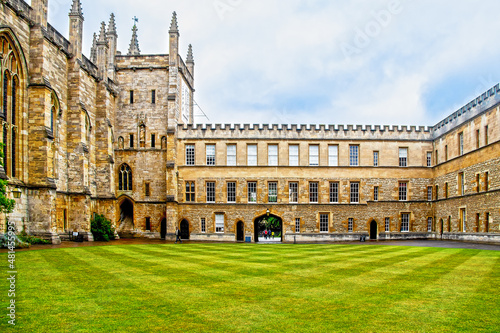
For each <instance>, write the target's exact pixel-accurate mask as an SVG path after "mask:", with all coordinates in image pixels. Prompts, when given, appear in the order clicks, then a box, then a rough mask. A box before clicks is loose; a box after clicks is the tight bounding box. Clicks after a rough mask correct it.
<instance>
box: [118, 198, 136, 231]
mask: <svg viewBox="0 0 500 333" xmlns="http://www.w3.org/2000/svg"><path fill="white" fill-rule="evenodd" d="M133 231H134V204H133V203H132V202H131V201H130V200H129V199H125V200H123V202H122V203H121V205H120V221H119V223H118V230H117V232H118V235H119V236H120V238H132V237H134V233H133Z"/></svg>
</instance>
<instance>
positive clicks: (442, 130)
mask: <svg viewBox="0 0 500 333" xmlns="http://www.w3.org/2000/svg"><path fill="white" fill-rule="evenodd" d="M499 103H500V84H497V85H495V86H494V87H493V88H491V89H489V90H488V91H486V92H485V93H483V94H481V95H480V96H479V97H477V98H475V99H473V100H472V101H471V102H469V103H467V104H466V105H465V106H463V107H461V108H460V109H458V110H457V111H456V112H454V113H453V114H452V115H450V116H449V117H446V118H445V119H444V120H441V121H440V122H439V123H437V124H436V125H435V126H433V127H432V131H433V133H434V138H438V137H440V136H442V135H444V134H446V133H448V132H449V131H451V130H453V129H454V128H456V127H457V126H460V125H462V124H463V123H465V122H466V121H468V120H470V119H472V118H474V117H476V116H477V115H479V114H481V113H482V112H484V111H487V110H488V109H490V108H492V107H493V106H495V105H497V104H499Z"/></svg>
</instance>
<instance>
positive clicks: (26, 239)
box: [18, 231, 50, 245]
mask: <svg viewBox="0 0 500 333" xmlns="http://www.w3.org/2000/svg"><path fill="white" fill-rule="evenodd" d="M18 237H19V240H20V241H22V242H25V243H28V244H31V245H36V244H50V242H49V241H48V240H45V239H41V238H39V237H35V236H31V235H28V234H27V233H26V232H25V231H22V232H21V233H20V234H19V235H18Z"/></svg>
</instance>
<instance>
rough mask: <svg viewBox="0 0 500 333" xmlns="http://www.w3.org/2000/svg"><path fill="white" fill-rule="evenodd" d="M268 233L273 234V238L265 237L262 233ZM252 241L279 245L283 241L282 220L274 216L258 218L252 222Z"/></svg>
mask: <svg viewBox="0 0 500 333" xmlns="http://www.w3.org/2000/svg"><path fill="white" fill-rule="evenodd" d="M266 230H267V231H268V233H269V234H272V233H273V232H274V237H272V236H269V237H265V236H264V232H265V231H266ZM254 240H255V242H256V243H258V242H275V243H280V242H282V241H283V220H282V219H281V217H279V216H276V215H272V214H270V215H267V214H266V215H264V216H261V217H258V218H256V219H255V221H254Z"/></svg>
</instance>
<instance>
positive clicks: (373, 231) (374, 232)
mask: <svg viewBox="0 0 500 333" xmlns="http://www.w3.org/2000/svg"><path fill="white" fill-rule="evenodd" d="M377 238H378V225H377V222H376V221H375V220H373V221H371V223H370V240H377Z"/></svg>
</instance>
